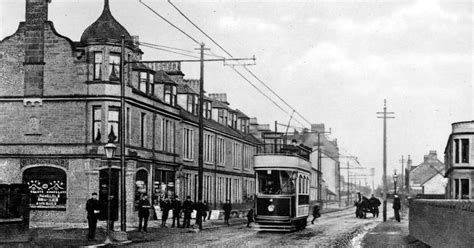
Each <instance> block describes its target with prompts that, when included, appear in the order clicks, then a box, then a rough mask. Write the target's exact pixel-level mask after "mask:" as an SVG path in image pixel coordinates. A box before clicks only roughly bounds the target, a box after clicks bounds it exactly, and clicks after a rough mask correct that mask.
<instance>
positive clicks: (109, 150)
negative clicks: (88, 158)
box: [104, 143, 117, 244]
mask: <svg viewBox="0 0 474 248" xmlns="http://www.w3.org/2000/svg"><path fill="white" fill-rule="evenodd" d="M104 150H105V157H106V158H107V166H108V173H107V174H108V185H107V236H106V237H105V241H104V243H105V244H111V243H112V239H111V238H110V187H111V179H112V164H111V163H110V160H111V159H112V158H113V157H114V156H115V151H116V150H117V147H116V146H115V145H114V144H112V143H107V144H106V145H105V147H104Z"/></svg>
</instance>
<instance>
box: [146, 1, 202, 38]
mask: <svg viewBox="0 0 474 248" xmlns="http://www.w3.org/2000/svg"><path fill="white" fill-rule="evenodd" d="M139 2H140V3H141V4H143V5H144V6H145V7H147V8H148V9H149V10H151V12H153V13H155V15H157V16H158V17H160V18H161V19H162V20H163V21H165V22H167V23H168V24H169V25H171V26H173V27H174V28H176V29H177V30H179V31H180V32H181V33H183V34H184V35H186V36H187V37H188V38H189V39H191V40H192V41H194V42H195V43H196V44H198V45H201V43H199V42H198V41H197V40H196V39H194V38H193V37H192V36H191V35H189V34H188V33H186V32H184V31H183V30H182V29H180V28H179V27H178V26H176V25H174V24H173V23H171V22H170V21H168V19H166V18H165V17H163V16H162V15H160V14H158V12H156V11H155V10H154V9H152V8H151V7H150V6H148V5H147V4H146V3H144V2H143V1H142V0H139Z"/></svg>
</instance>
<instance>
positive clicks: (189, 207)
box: [182, 196, 194, 228]
mask: <svg viewBox="0 0 474 248" xmlns="http://www.w3.org/2000/svg"><path fill="white" fill-rule="evenodd" d="M193 209H194V204H193V202H192V201H191V196H187V197H186V200H185V201H184V202H183V212H184V220H183V226H182V228H189V226H190V225H191V213H192V212H193Z"/></svg>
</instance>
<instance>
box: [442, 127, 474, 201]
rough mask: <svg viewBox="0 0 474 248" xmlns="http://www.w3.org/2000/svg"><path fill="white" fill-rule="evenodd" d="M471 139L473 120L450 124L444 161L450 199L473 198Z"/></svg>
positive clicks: (473, 168)
mask: <svg viewBox="0 0 474 248" xmlns="http://www.w3.org/2000/svg"><path fill="white" fill-rule="evenodd" d="M472 140H474V121H463V122H456V123H453V124H452V132H451V135H449V138H448V143H447V144H446V149H445V150H444V156H445V159H444V163H445V169H446V175H445V176H446V177H447V178H448V182H447V185H446V186H447V188H446V189H447V190H446V195H447V197H448V198H450V199H472V198H474V193H473V192H474V188H473V185H474V183H473V182H474V161H473V154H474V152H473V149H472V145H471V144H472Z"/></svg>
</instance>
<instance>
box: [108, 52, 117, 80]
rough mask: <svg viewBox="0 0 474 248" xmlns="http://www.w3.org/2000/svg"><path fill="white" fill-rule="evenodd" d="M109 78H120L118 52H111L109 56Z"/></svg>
mask: <svg viewBox="0 0 474 248" xmlns="http://www.w3.org/2000/svg"><path fill="white" fill-rule="evenodd" d="M109 80H110V81H119V80H120V54H119V53H111V54H110V56H109Z"/></svg>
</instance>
